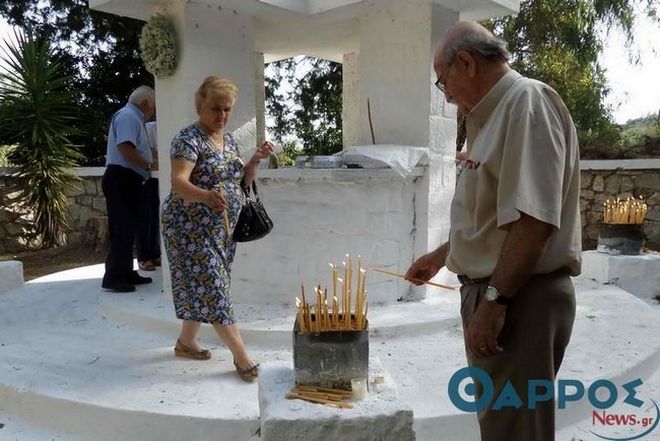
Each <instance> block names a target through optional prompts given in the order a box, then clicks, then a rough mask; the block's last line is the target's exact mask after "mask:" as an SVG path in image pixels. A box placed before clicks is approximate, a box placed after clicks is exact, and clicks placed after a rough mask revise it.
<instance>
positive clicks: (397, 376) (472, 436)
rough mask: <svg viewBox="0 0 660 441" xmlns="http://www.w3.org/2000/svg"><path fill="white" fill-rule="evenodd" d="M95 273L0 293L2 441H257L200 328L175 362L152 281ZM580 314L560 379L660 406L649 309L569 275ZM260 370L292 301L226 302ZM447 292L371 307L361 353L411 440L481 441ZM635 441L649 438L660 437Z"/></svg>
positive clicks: (253, 420) (578, 426)
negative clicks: (636, 394)
mask: <svg viewBox="0 0 660 441" xmlns="http://www.w3.org/2000/svg"><path fill="white" fill-rule="evenodd" d="M102 272H103V268H102V265H96V266H90V267H85V268H78V269H75V270H70V271H65V272H61V273H57V274H53V275H50V276H46V277H43V278H40V279H37V280H34V281H32V282H30V283H27V284H25V285H24V286H22V287H20V288H18V289H15V290H13V291H10V292H8V293H6V294H4V295H0V329H1V331H0V424H2V425H4V426H2V427H1V428H0V440H2V441H5V440H7V441H14V440H17V441H46V440H61V441H82V440H84V441H106V440H108V441H109V440H113V441H115V440H140V441H142V440H144V441H151V440H154V441H155V440H158V441H174V440H220V441H224V440H227V441H243V440H258V429H259V421H258V417H259V406H258V402H257V383H256V382H255V383H252V384H246V383H244V382H242V381H241V380H240V379H239V378H238V377H237V376H236V374H235V373H234V372H233V369H232V360H231V355H230V354H229V352H228V351H227V350H226V349H224V348H223V347H222V346H221V345H220V344H219V342H218V340H217V339H216V337H215V335H214V333H213V331H212V329H211V328H210V327H203V328H202V333H201V343H202V344H203V346H205V347H210V348H211V349H212V351H213V358H212V359H211V360H210V361H207V362H198V361H192V360H186V359H180V358H175V357H174V356H173V354H172V347H173V343H174V341H175V340H176V335H177V332H178V329H179V323H178V321H177V320H176V319H175V318H174V313H173V307H172V304H171V301H170V299H169V298H168V297H167V296H166V295H165V294H163V293H162V292H161V286H160V283H159V277H160V274H159V273H155V274H154V273H152V275H153V277H154V279H155V283H153V284H151V285H145V286H140V287H138V291H137V292H136V293H130V294H116V293H107V292H103V291H102V290H101V288H100V277H101V275H102ZM576 287H577V291H578V310H577V318H576V323H575V328H574V333H573V338H572V341H571V344H570V346H569V349H568V351H567V356H566V359H565V362H564V364H563V367H562V370H561V372H560V375H559V377H560V378H574V379H579V380H581V381H583V382H591V381H593V380H596V379H599V378H606V379H610V380H613V381H614V382H615V383H617V384H621V383H622V382H624V381H625V379H632V378H637V377H640V378H642V380H643V381H644V385H643V389H642V391H643V392H644V395H647V396H650V397H653V398H654V399H655V400H656V401H658V400H660V369H659V368H660V320H659V318H660V315H659V314H660V307H658V306H655V305H653V304H650V303H648V302H644V301H643V300H640V299H638V298H637V297H635V296H632V295H630V294H628V293H627V292H625V291H623V290H621V289H620V288H617V287H614V286H604V285H599V284H597V283H595V282H592V281H588V280H581V279H576ZM234 301H235V304H236V309H237V314H238V320H239V325H240V326H241V328H242V330H243V334H244V337H245V340H246V342H247V344H248V346H249V347H250V350H251V351H252V352H253V353H254V359H256V360H258V361H260V362H262V363H263V362H267V361H269V360H281V361H290V360H291V352H290V345H291V327H292V323H293V308H292V307H290V306H282V305H280V306H263V305H245V304H241V303H240V297H238V298H236V299H234ZM458 303H459V302H458V294H457V293H451V292H447V291H440V290H439V291H437V293H435V294H434V295H433V296H432V297H431V298H430V299H427V300H425V301H423V302H414V303H398V304H393V305H389V306H384V307H376V305H370V317H371V337H370V350H371V355H372V356H375V357H378V358H379V359H380V361H381V362H382V364H383V366H384V367H385V369H387V370H388V371H389V373H390V374H391V375H392V377H393V378H394V380H395V382H396V383H397V386H398V393H399V397H400V399H401V400H403V401H405V402H406V403H407V404H408V405H409V406H410V407H411V408H412V409H413V411H414V416H415V430H416V433H417V439H418V440H422V441H427V440H428V441H431V440H434V441H435V440H438V439H442V440H457V441H458V440H460V441H472V440H475V441H476V440H478V429H477V424H476V417H475V416H474V415H471V414H464V413H461V412H459V411H458V410H457V409H456V408H455V407H454V406H453V405H452V403H451V402H450V400H449V399H448V397H447V383H448V381H449V378H450V377H451V375H452V374H453V373H454V372H455V371H456V370H457V369H459V368H461V367H463V366H464V365H465V358H464V353H463V345H462V331H461V327H460V322H459V319H458V307H459V305H458ZM592 410H593V408H592V407H589V406H588V403H587V402H586V400H583V401H581V402H579V403H577V404H576V405H575V406H572V407H570V408H569V409H568V410H567V411H560V412H559V414H558V435H557V439H558V440H560V441H564V440H566V441H568V440H572V439H573V440H591V439H593V440H596V439H598V438H596V437H595V436H593V435H592V434H590V433H589V432H588V430H589V429H590V428H592V426H591V412H592ZM644 440H660V428H658V430H656V431H654V432H653V433H652V434H651V435H649V436H648V437H645V438H644Z"/></svg>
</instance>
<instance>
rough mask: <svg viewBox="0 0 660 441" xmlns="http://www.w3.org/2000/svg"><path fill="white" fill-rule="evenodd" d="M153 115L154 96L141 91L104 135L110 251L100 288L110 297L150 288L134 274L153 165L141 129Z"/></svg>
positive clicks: (145, 88) (142, 88) (148, 90)
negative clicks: (137, 236) (145, 184)
mask: <svg viewBox="0 0 660 441" xmlns="http://www.w3.org/2000/svg"><path fill="white" fill-rule="evenodd" d="M155 110H156V98H155V94H154V90H153V89H152V88H151V87H148V86H140V87H138V88H137V89H135V90H134V91H133V93H131V96H130V97H129V98H128V103H127V104H126V105H125V106H124V107H122V108H121V109H120V110H119V111H118V112H117V113H115V114H114V115H113V116H112V119H111V121H110V128H109V129H108V148H107V153H106V169H105V173H104V175H103V180H102V185H103V194H104V195H105V200H106V204H107V207H108V227H109V231H110V250H109V252H108V256H107V258H106V260H105V275H104V276H103V282H102V285H101V286H102V287H103V288H104V289H107V290H110V291H115V292H132V291H135V285H141V284H145V283H151V278H149V277H142V276H140V275H139V274H138V273H137V271H134V270H133V243H134V241H135V233H136V225H137V222H138V205H139V197H140V192H141V190H142V183H143V182H144V181H145V180H147V179H149V177H150V176H151V164H152V162H153V159H152V154H151V150H150V149H149V144H148V141H147V133H146V129H145V126H144V123H145V122H146V121H148V120H150V119H151V118H152V117H153V116H154V114H155Z"/></svg>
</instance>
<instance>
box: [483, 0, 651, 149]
mask: <svg viewBox="0 0 660 441" xmlns="http://www.w3.org/2000/svg"><path fill="white" fill-rule="evenodd" d="M656 5H657V2H656V1H655V0H527V1H523V2H521V4H520V12H519V13H518V14H515V15H512V16H509V17H503V18H498V19H494V20H489V21H487V22H484V25H485V26H486V27H488V28H490V29H491V30H493V31H494V33H495V34H498V35H499V36H501V37H502V38H503V39H504V40H506V41H507V43H508V46H509V50H510V51H511V54H512V59H511V64H512V66H513V68H514V69H516V70H517V71H519V72H520V73H521V74H523V75H525V76H528V77H531V78H536V79H538V80H541V81H543V82H545V83H547V84H549V85H550V86H552V87H553V88H554V89H555V90H557V92H558V93H559V94H560V95H561V96H562V98H563V99H564V101H565V103H566V106H567V107H568V108H569V110H570V111H571V114H572V116H573V119H574V121H575V125H576V127H577V130H578V136H579V138H580V145H581V147H582V149H583V153H584V151H588V150H589V149H590V148H602V147H603V146H611V145H614V144H616V143H617V141H618V140H619V136H620V130H619V128H618V126H616V125H615V124H614V122H613V120H612V114H611V109H610V108H609V107H608V106H607V105H606V104H605V102H604V99H605V97H606V96H607V95H608V94H609V92H610V89H609V86H608V84H607V79H606V77H605V71H604V69H603V68H602V67H601V66H600V64H599V63H598V56H599V54H600V53H601V52H602V50H603V45H604V38H605V36H606V34H607V32H609V31H610V30H612V29H614V28H620V29H621V30H622V31H623V32H624V34H625V35H626V37H627V44H628V46H629V47H632V46H633V44H634V35H633V26H634V22H635V10H636V9H638V8H639V9H640V10H644V12H645V13H646V14H648V15H649V16H650V17H652V18H655V17H657V6H656ZM622 62H625V61H624V60H622Z"/></svg>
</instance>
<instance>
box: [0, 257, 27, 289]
mask: <svg viewBox="0 0 660 441" xmlns="http://www.w3.org/2000/svg"><path fill="white" fill-rule="evenodd" d="M21 285H23V264H22V263H21V262H19V261H17V260H8V261H6V262H0V294H4V293H6V292H8V291H11V290H12V289H14V288H18V287H19V286H21Z"/></svg>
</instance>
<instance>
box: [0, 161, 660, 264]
mask: <svg viewBox="0 0 660 441" xmlns="http://www.w3.org/2000/svg"><path fill="white" fill-rule="evenodd" d="M103 170H104V169H103V168H86V169H85V168H80V169H76V173H77V174H78V175H79V176H80V178H81V180H82V181H81V183H80V185H79V186H78V188H77V189H76V190H75V191H74V192H72V193H71V194H70V195H69V198H70V200H71V203H72V213H71V227H72V228H71V232H70V234H69V243H82V242H93V243H94V244H95V245H97V246H99V244H98V242H99V241H102V240H103V237H99V236H103V234H104V232H105V231H104V229H103V228H104V227H103V225H102V224H103V222H104V220H105V217H106V208H105V198H104V197H103V191H102V189H101V176H102V174H103ZM18 190H19V189H18V186H17V183H16V179H15V178H13V177H11V175H10V172H9V170H7V169H0V253H11V252H18V251H22V250H25V249H26V248H27V247H28V246H29V245H30V244H29V243H28V241H27V240H26V239H25V237H26V233H27V232H29V230H30V227H31V225H32V222H33V215H32V214H31V213H29V212H26V211H25V210H21V209H20V207H18V206H17V198H18V196H19V191H18ZM640 195H641V196H643V198H644V200H645V201H646V203H647V204H648V206H649V211H648V213H647V215H646V220H645V222H644V233H645V236H646V245H647V247H648V248H650V249H653V250H660V159H644V160H631V161H582V195H581V209H582V225H583V230H582V234H583V245H584V248H585V249H594V248H595V247H596V244H597V241H598V230H599V227H600V224H601V221H602V218H603V202H604V201H605V200H606V199H608V198H610V199H611V198H615V197H616V196H620V197H624V198H625V197H628V196H634V197H639V196H640ZM300 203H303V201H300ZM269 208H270V207H269ZM272 209H273V210H276V209H277V208H275V207H272Z"/></svg>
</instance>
